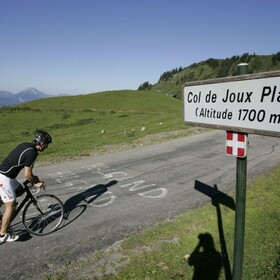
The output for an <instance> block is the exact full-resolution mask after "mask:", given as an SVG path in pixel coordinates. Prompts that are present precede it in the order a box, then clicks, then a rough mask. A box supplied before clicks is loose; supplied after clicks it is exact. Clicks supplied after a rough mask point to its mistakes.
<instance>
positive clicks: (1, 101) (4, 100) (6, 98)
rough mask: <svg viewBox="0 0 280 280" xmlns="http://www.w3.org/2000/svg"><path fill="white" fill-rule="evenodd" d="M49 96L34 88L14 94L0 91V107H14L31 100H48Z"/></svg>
mask: <svg viewBox="0 0 280 280" xmlns="http://www.w3.org/2000/svg"><path fill="white" fill-rule="evenodd" d="M48 97H50V95H48V94H46V93H44V92H42V91H39V90H37V89H36V88H33V87H30V88H27V89H25V90H22V91H20V92H18V93H16V94H13V93H11V92H9V91H4V90H2V91H0V107H3V106H14V105H17V104H20V103H24V102H27V101H31V100H36V99H42V98H48Z"/></svg>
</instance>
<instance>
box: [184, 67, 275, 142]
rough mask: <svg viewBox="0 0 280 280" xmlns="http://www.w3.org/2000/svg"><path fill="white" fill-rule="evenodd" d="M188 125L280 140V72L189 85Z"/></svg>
mask: <svg viewBox="0 0 280 280" xmlns="http://www.w3.org/2000/svg"><path fill="white" fill-rule="evenodd" d="M184 121H185V123H186V124H192V125H197V126H204V127H210V128H218V129H224V130H231V131H240V132H249V133H254V134H262V135H270V136H277V137H280V71H273V72H266V73H260V74H253V75H241V76H236V77H228V78H221V79H214V80H206V81H200V82H191V83H186V84H185V86H184Z"/></svg>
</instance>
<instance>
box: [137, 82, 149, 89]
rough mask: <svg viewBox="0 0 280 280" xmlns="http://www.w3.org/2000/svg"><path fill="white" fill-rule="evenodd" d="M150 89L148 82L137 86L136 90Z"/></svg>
mask: <svg viewBox="0 0 280 280" xmlns="http://www.w3.org/2000/svg"><path fill="white" fill-rule="evenodd" d="M151 88H152V85H151V84H150V83H149V82H144V83H143V84H142V85H140V86H139V88H138V90H146V89H151Z"/></svg>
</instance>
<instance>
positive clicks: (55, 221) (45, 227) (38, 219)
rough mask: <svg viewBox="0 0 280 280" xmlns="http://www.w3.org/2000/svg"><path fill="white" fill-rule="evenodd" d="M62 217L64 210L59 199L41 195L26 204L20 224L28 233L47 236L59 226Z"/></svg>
mask: <svg viewBox="0 0 280 280" xmlns="http://www.w3.org/2000/svg"><path fill="white" fill-rule="evenodd" d="M63 216H64V208H63V203H62V202H61V201H60V199H59V198H57V197H56V196H54V195H52V194H41V195H38V196H36V197H35V200H34V201H29V202H28V203H27V205H26V207H25V208H24V210H23V214H22V222H23V225H24V226H25V228H26V230H27V231H28V232H29V233H31V234H34V235H47V234H49V233H51V232H54V231H55V230H56V229H57V228H58V227H59V226H60V224H61V222H62V220H63Z"/></svg>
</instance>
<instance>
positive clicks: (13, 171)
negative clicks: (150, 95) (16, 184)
mask: <svg viewBox="0 0 280 280" xmlns="http://www.w3.org/2000/svg"><path fill="white" fill-rule="evenodd" d="M37 156H38V152H37V150H36V147H35V144H32V143H22V144H20V145H18V146H17V147H16V148H15V149H14V150H13V151H11V153H10V154H9V155H8V156H7V157H6V158H5V159H4V160H3V162H2V163H1V164H0V173H2V174H3V175H5V176H7V177H9V178H12V179H15V178H16V177H17V175H18V174H19V172H20V171H21V170H22V169H23V168H24V167H25V166H27V167H32V166H33V164H34V162H35V160H36V158H37Z"/></svg>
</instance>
